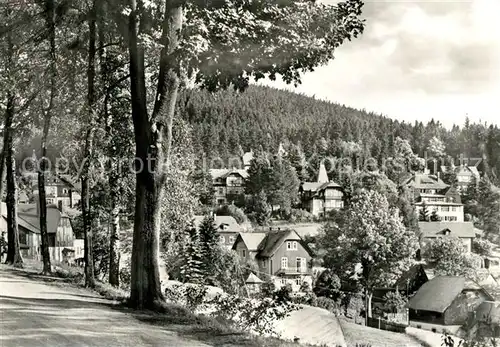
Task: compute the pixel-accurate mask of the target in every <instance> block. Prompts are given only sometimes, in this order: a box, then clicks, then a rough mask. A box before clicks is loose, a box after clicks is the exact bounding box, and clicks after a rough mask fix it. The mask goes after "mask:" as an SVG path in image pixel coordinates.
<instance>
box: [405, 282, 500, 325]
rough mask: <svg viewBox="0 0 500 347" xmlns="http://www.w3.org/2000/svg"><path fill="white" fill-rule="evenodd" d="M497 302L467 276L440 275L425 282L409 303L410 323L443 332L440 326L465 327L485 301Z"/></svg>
mask: <svg viewBox="0 0 500 347" xmlns="http://www.w3.org/2000/svg"><path fill="white" fill-rule="evenodd" d="M488 300H493V298H492V297H491V295H489V293H488V292H487V291H486V290H484V289H483V288H482V287H481V286H478V285H477V284H474V285H470V281H467V280H466V279H465V278H463V277H458V276H436V277H434V278H432V279H431V280H429V281H427V282H425V283H424V284H423V285H422V286H421V287H420V288H419V289H418V290H417V292H416V293H415V295H414V296H413V297H411V299H410V300H409V302H408V305H407V307H408V308H409V315H410V321H414V322H416V323H415V324H417V325H418V323H421V326H422V328H424V329H426V328H429V330H430V329H436V330H439V329H440V326H443V325H446V326H461V325H463V324H465V323H466V322H467V320H468V317H469V314H470V312H472V311H474V310H475V309H476V308H477V307H478V306H479V305H480V304H481V303H482V302H484V301H488Z"/></svg>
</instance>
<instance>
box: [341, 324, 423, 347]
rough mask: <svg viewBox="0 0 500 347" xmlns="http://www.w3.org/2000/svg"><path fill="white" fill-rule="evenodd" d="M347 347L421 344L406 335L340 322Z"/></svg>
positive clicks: (402, 346) (394, 346) (401, 346)
mask: <svg viewBox="0 0 500 347" xmlns="http://www.w3.org/2000/svg"><path fill="white" fill-rule="evenodd" d="M340 325H341V327H342V331H343V332H344V338H345V341H346V344H347V347H356V345H359V346H362V345H364V344H366V345H371V346H372V347H421V346H422V343H421V342H420V341H418V340H416V339H414V338H413V337H410V336H408V335H406V334H400V333H395V332H391V331H386V330H379V329H375V328H371V327H367V326H363V325H359V324H355V323H351V322H348V321H345V320H342V319H341V320H340Z"/></svg>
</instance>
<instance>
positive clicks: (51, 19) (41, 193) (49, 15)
mask: <svg viewBox="0 0 500 347" xmlns="http://www.w3.org/2000/svg"><path fill="white" fill-rule="evenodd" d="M45 10H46V18H45V20H46V26H47V30H48V40H49V47H50V50H49V61H50V96H49V106H48V108H47V109H46V110H45V115H44V121H43V133H42V141H41V155H42V158H41V159H40V160H41V162H40V165H39V168H40V169H39V171H38V199H39V206H40V209H39V211H40V234H41V239H42V259H43V273H44V274H48V273H50V272H51V270H52V268H51V262H50V252H49V234H48V232H47V198H46V192H45V170H46V166H45V165H46V161H45V157H46V155H47V139H48V137H49V130H50V121H51V119H52V111H53V108H54V99H55V97H56V92H57V89H56V83H57V80H56V79H57V66H56V26H55V4H54V0H46V2H45Z"/></svg>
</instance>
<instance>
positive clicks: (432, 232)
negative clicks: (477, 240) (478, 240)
mask: <svg viewBox="0 0 500 347" xmlns="http://www.w3.org/2000/svg"><path fill="white" fill-rule="evenodd" d="M418 226H419V227H420V231H421V232H422V237H424V238H429V237H441V236H444V235H446V231H447V230H449V231H450V236H457V237H460V238H474V237H476V231H475V229H474V224H473V223H472V222H419V223H418Z"/></svg>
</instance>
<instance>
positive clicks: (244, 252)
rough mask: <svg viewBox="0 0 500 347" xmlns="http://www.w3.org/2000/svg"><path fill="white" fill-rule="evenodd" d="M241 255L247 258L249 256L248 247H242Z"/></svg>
mask: <svg viewBox="0 0 500 347" xmlns="http://www.w3.org/2000/svg"><path fill="white" fill-rule="evenodd" d="M241 255H242V256H243V258H246V257H247V250H246V249H242V250H241Z"/></svg>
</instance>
